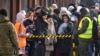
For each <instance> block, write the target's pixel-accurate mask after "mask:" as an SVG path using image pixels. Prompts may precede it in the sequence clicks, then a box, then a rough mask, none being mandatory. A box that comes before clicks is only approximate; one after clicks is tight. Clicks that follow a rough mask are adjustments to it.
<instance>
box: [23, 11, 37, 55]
mask: <svg viewBox="0 0 100 56" xmlns="http://www.w3.org/2000/svg"><path fill="white" fill-rule="evenodd" d="M33 16H34V12H32V11H28V12H27V14H26V19H25V20H24V22H23V24H24V26H25V28H26V33H30V34H35V25H34V22H33ZM34 46H35V45H34V40H33V39H28V38H27V46H26V51H27V53H28V56H31V55H32V53H33V52H32V51H33V50H34Z"/></svg>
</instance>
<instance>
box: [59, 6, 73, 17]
mask: <svg viewBox="0 0 100 56" xmlns="http://www.w3.org/2000/svg"><path fill="white" fill-rule="evenodd" d="M64 14H67V15H68V16H69V17H70V16H71V15H72V13H71V12H70V11H68V10H67V8H66V7H61V10H60V14H59V17H60V19H62V15H64Z"/></svg>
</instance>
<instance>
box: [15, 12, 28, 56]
mask: <svg viewBox="0 0 100 56" xmlns="http://www.w3.org/2000/svg"><path fill="white" fill-rule="evenodd" d="M24 12H25V11H20V12H19V13H17V19H16V23H15V30H16V33H17V37H18V43H19V48H20V49H19V56H23V55H26V52H25V47H26V37H28V35H29V34H26V29H25V27H24V25H23V20H24V18H25V14H24Z"/></svg>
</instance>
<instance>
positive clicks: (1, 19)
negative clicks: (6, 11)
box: [0, 15, 9, 23]
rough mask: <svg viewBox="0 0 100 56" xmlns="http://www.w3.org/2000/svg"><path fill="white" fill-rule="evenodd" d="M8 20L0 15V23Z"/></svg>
mask: <svg viewBox="0 0 100 56" xmlns="http://www.w3.org/2000/svg"><path fill="white" fill-rule="evenodd" d="M5 22H9V18H8V17H6V16H3V15H0V23H5Z"/></svg>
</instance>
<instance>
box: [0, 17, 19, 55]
mask: <svg viewBox="0 0 100 56" xmlns="http://www.w3.org/2000/svg"><path fill="white" fill-rule="evenodd" d="M14 50H16V51H17V53H18V42H17V35H16V33H15V30H14V26H13V24H12V23H11V22H10V21H9V18H8V17H5V16H3V15H0V55H2V54H7V55H11V56H12V54H13V53H14Z"/></svg>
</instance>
